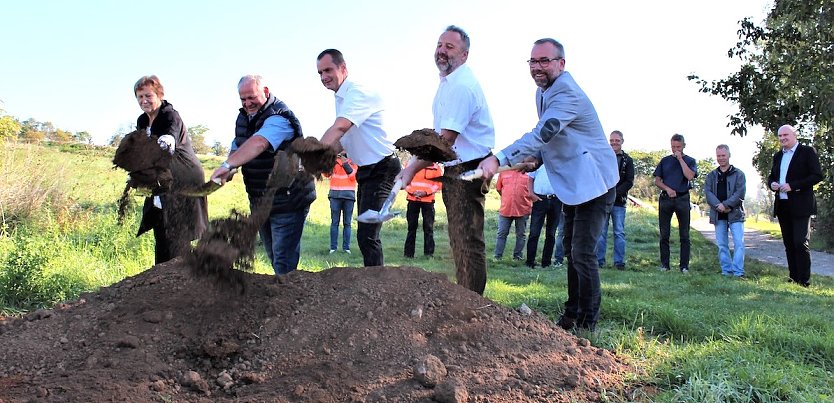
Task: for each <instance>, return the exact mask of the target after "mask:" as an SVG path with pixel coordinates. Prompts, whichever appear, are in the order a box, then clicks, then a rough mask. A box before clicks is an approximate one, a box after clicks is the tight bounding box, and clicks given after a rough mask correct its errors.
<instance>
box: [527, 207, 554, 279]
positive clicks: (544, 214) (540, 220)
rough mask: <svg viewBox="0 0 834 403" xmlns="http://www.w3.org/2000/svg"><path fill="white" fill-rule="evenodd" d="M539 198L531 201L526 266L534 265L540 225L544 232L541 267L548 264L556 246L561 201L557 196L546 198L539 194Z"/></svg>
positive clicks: (540, 230)
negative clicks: (531, 208)
mask: <svg viewBox="0 0 834 403" xmlns="http://www.w3.org/2000/svg"><path fill="white" fill-rule="evenodd" d="M539 197H540V198H541V200H539V201H537V202H535V203H533V212H532V213H531V214H530V237H529V238H527V262H526V264H527V266H530V267H533V266H535V265H536V250H537V249H538V247H539V236H541V232H542V227H545V232H544V249H543V250H542V261H541V263H542V267H547V266H550V262H551V259H552V258H553V248H554V246H556V227H558V226H559V225H560V223H561V220H560V218H561V217H562V202H561V201H560V200H559V199H558V198H557V197H551V198H549V199H548V198H547V197H546V196H539Z"/></svg>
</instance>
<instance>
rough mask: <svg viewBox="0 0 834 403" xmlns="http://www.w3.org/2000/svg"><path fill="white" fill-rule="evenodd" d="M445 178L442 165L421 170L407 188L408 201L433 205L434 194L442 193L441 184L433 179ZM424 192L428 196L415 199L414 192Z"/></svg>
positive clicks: (433, 165) (434, 165)
mask: <svg viewBox="0 0 834 403" xmlns="http://www.w3.org/2000/svg"><path fill="white" fill-rule="evenodd" d="M441 176H443V172H442V171H441V170H440V165H438V164H436V163H435V164H432V165H431V166H429V167H428V168H424V169H421V170H420V171H418V172H417V173H416V174H415V175H414V179H412V180H411V183H410V184H409V185H408V186H406V187H405V191H406V193H408V196H406V199H408V200H411V201H419V202H423V203H431V202H434V194H435V193H437V192H439V191H440V188H441V184H440V182H438V181H436V180H432V178H438V177H441ZM418 190H422V191H424V192H426V196H423V197H421V198H419V199H418V198H417V197H414V192H416V191H418Z"/></svg>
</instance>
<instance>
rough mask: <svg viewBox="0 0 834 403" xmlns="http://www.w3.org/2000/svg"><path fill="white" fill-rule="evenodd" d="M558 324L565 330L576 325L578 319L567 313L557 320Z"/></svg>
mask: <svg viewBox="0 0 834 403" xmlns="http://www.w3.org/2000/svg"><path fill="white" fill-rule="evenodd" d="M556 326H559V327H561V328H562V329H564V330H571V329H573V328H574V327H575V326H576V319H574V318H569V317H567V316H565V315H562V316H559V320H557V321H556Z"/></svg>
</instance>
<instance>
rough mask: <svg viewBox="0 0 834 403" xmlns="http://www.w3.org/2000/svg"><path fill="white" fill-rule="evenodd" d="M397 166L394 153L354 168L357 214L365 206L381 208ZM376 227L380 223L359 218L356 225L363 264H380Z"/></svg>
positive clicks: (364, 209) (388, 192) (365, 207)
mask: <svg viewBox="0 0 834 403" xmlns="http://www.w3.org/2000/svg"><path fill="white" fill-rule="evenodd" d="M400 170H402V166H401V165H400V159H399V158H397V156H396V155H391V156H388V157H385V158H383V159H381V160H380V161H379V162H377V163H376V164H371V165H364V166H361V167H359V169H358V170H357V171H356V183H357V185H358V188H359V190H358V191H357V192H356V206H357V209H358V213H357V215H359V214H362V213H364V212H365V211H367V210H376V211H379V210H380V209H381V208H382V204H383V203H385V199H386V198H387V197H388V195H389V194H390V193H391V188H393V187H394V178H395V177H396V176H397V174H398V173H400ZM380 229H382V223H379V224H368V223H362V222H360V223H358V224H357V225H356V243H358V244H359V250H360V251H362V258H363V259H364V264H365V266H366V267H368V266H382V265H383V264H384V261H383V256H382V241H380V240H379V231H380Z"/></svg>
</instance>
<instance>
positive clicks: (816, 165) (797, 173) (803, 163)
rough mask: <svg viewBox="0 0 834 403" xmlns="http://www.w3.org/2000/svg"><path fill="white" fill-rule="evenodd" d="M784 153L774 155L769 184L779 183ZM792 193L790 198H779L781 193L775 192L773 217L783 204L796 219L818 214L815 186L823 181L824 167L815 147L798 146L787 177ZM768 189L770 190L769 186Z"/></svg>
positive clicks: (768, 179) (768, 178)
mask: <svg viewBox="0 0 834 403" xmlns="http://www.w3.org/2000/svg"><path fill="white" fill-rule="evenodd" d="M782 155H783V153H782V151H777V152H776V154H774V155H773V165H772V167H771V168H770V175H769V176H768V177H767V183H768V184H771V183H773V182H777V183H778V182H779V169H780V167H781V165H782ZM785 180H786V181H787V182H788V185H790V186H791V191H790V192H788V198H787V199H785V200H783V199H781V198H779V192H775V196H774V197H775V201H774V203H773V215H774V216H775V215H776V212H777V211H778V208H780V207H781V206H782V205H783V203H784V205H786V206H787V208H788V211H790V214H791V215H792V216H794V217H808V216H811V215H815V214H817V202H816V199H814V185H816V184H817V183H819V182H820V181H822V167H820V158H819V156H818V155H817V152H816V151H815V150H814V148H813V147H810V146H806V145H802V144H799V145H798V146H796V151H795V152H794V155H793V158H791V163H790V165H788V172H787V175H786V176H785ZM768 188H770V187H769V186H768Z"/></svg>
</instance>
